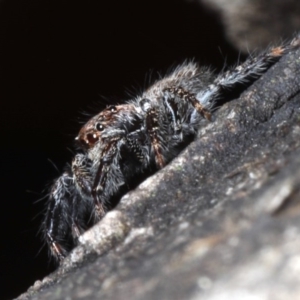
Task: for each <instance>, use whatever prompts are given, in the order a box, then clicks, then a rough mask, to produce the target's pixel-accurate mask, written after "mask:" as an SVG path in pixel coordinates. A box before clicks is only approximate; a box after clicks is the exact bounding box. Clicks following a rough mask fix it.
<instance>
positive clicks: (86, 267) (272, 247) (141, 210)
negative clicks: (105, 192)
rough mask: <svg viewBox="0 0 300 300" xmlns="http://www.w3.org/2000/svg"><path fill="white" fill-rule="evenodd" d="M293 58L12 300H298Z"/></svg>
mask: <svg viewBox="0 0 300 300" xmlns="http://www.w3.org/2000/svg"><path fill="white" fill-rule="evenodd" d="M299 75H300V50H298V51H295V52H293V53H290V54H289V55H286V56H285V57H283V58H282V59H281V60H280V61H279V63H277V64H276V65H275V66H273V67H272V68H271V69H270V70H269V71H268V72H267V73H266V74H265V75H264V76H262V78H260V79H259V80H257V81H256V82H255V83H254V84H253V85H252V86H251V87H250V88H249V89H247V90H246V91H245V92H244V93H243V94H242V95H241V97H240V99H237V100H233V101H231V102H229V103H226V104H225V105H223V106H222V107H221V108H220V109H219V110H218V111H216V112H215V113H214V116H213V122H211V123H209V122H206V121H204V123H203V126H202V128H201V130H200V131H199V136H198V138H197V140H196V141H194V142H193V143H192V144H191V145H190V146H189V147H188V148H187V149H185V150H184V151H183V153H182V154H181V155H180V156H179V157H177V158H176V159H174V161H173V162H172V163H171V164H169V165H168V166H167V167H166V168H164V169H163V170H161V171H160V172H158V173H156V174H155V175H154V176H152V177H150V178H148V179H147V180H146V181H145V182H143V183H142V184H141V185H140V186H139V187H138V188H137V189H136V190H134V191H131V192H130V193H128V194H127V195H125V196H124V197H123V198H122V200H121V203H120V204H119V205H118V206H117V208H116V209H115V210H114V211H112V212H110V213H108V214H107V215H106V217H105V218H104V219H103V220H102V221H101V222H100V223H99V224H97V225H96V226H94V227H93V228H92V229H90V230H89V231H88V232H86V233H85V234H84V235H83V236H82V237H81V239H80V243H81V245H80V246H79V247H77V248H76V249H74V251H73V252H72V253H71V255H70V256H69V257H68V258H67V259H66V260H65V262H64V264H63V265H62V266H61V267H60V268H59V269H58V270H57V272H55V273H53V274H51V275H50V276H49V277H47V278H45V279H44V280H43V281H41V282H36V283H35V285H34V286H33V287H31V288H30V289H29V290H28V292H27V293H26V294H23V295H21V296H20V297H19V298H18V299H51V300H53V299H102V300H103V299H114V300H118V299H134V300H138V299H143V300H147V299H149V300H150V299H178V300H179V299H192V300H194V299H222V300H223V299H231V300H232V299H260V300H261V299H272V300H274V299H275V300H276V299H299V295H300V279H299V272H300V189H299V186H300V95H299V90H300V81H299V80H300V77H299Z"/></svg>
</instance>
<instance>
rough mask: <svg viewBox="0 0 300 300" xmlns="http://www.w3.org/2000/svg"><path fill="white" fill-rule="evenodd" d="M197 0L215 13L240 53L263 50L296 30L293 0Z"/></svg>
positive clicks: (298, 7)
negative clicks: (272, 42) (271, 42)
mask: <svg viewBox="0 0 300 300" xmlns="http://www.w3.org/2000/svg"><path fill="white" fill-rule="evenodd" d="M198 1H199V2H200V3H201V5H204V6H205V7H206V8H208V9H211V10H213V11H214V12H215V13H216V14H217V15H218V17H219V19H220V20H221V22H222V24H223V25H224V31H225V33H226V36H227V37H228V40H229V41H230V42H231V43H232V44H233V45H234V46H235V47H236V48H237V49H239V50H240V51H243V52H244V53H248V52H249V51H253V50H257V49H264V48H266V47H267V46H269V43H270V41H280V40H281V39H284V38H288V37H289V36H290V35H291V34H292V33H293V32H298V31H299V30H300V17H299V15H300V2H299V1H297V0H285V1H282V0H273V1H269V0H238V1H232V0H198Z"/></svg>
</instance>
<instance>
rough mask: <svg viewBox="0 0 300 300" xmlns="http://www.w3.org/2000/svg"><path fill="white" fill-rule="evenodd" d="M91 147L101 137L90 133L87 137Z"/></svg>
mask: <svg viewBox="0 0 300 300" xmlns="http://www.w3.org/2000/svg"><path fill="white" fill-rule="evenodd" d="M86 139H87V141H88V144H89V146H93V145H94V144H95V143H96V142H98V140H99V137H98V136H97V135H96V134H95V133H89V134H87V136H86Z"/></svg>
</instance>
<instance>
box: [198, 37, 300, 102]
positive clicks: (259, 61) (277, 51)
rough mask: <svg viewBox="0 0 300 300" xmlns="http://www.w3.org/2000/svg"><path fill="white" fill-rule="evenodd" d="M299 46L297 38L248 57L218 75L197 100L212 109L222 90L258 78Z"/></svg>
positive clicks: (200, 93)
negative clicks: (241, 62)
mask: <svg viewBox="0 0 300 300" xmlns="http://www.w3.org/2000/svg"><path fill="white" fill-rule="evenodd" d="M299 46H300V38H299V36H298V37H296V38H295V39H293V40H292V41H291V42H290V43H289V44H286V45H282V46H278V47H273V48H270V49H269V50H267V51H265V52H262V53H261V54H259V55H257V56H254V57H251V56H250V57H249V58H248V59H247V60H246V61H245V62H244V63H243V64H241V65H238V66H236V67H235V68H234V69H232V70H228V71H226V72H223V73H221V74H220V75H218V76H217V77H216V78H215V80H214V81H213V83H212V84H210V85H209V86H208V87H207V88H206V89H204V90H202V91H200V92H199V93H198V94H197V96H196V98H197V100H198V101H199V102H200V103H201V104H202V105H204V106H206V107H212V106H213V105H214V103H215V101H216V100H217V99H218V97H219V96H220V95H221V94H222V92H223V91H224V90H229V89H231V88H233V87H234V86H235V85H236V84H240V83H246V82H248V81H249V80H251V79H255V78H258V77H259V76H261V75H262V74H263V73H264V71H266V70H267V69H268V68H269V67H270V66H271V65H272V64H274V63H275V62H276V61H278V60H279V59H280V58H281V57H282V56H283V55H284V54H286V53H287V52H289V51H292V50H294V49H296V48H299Z"/></svg>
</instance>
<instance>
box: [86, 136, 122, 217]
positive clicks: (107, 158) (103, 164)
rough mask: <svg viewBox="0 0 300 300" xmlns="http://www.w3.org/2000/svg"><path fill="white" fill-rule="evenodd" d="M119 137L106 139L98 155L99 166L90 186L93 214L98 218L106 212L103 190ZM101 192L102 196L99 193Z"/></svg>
mask: <svg viewBox="0 0 300 300" xmlns="http://www.w3.org/2000/svg"><path fill="white" fill-rule="evenodd" d="M119 140H120V139H119V138H113V139H110V140H107V141H106V142H105V143H103V145H105V147H104V149H103V151H102V155H101V157H100V163H99V167H98V169H97V172H96V175H95V178H94V182H93V186H92V191H91V194H92V197H93V199H94V205H95V215H96V217H97V218H98V219H101V218H103V217H104V215H105V213H106V208H105V206H104V203H105V195H104V193H105V190H106V186H107V181H108V174H109V171H110V168H111V163H112V161H113V159H114V158H115V155H116V152H117V150H116V144H117V142H118V141H119ZM101 194H102V198H101V197H100V195H101Z"/></svg>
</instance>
